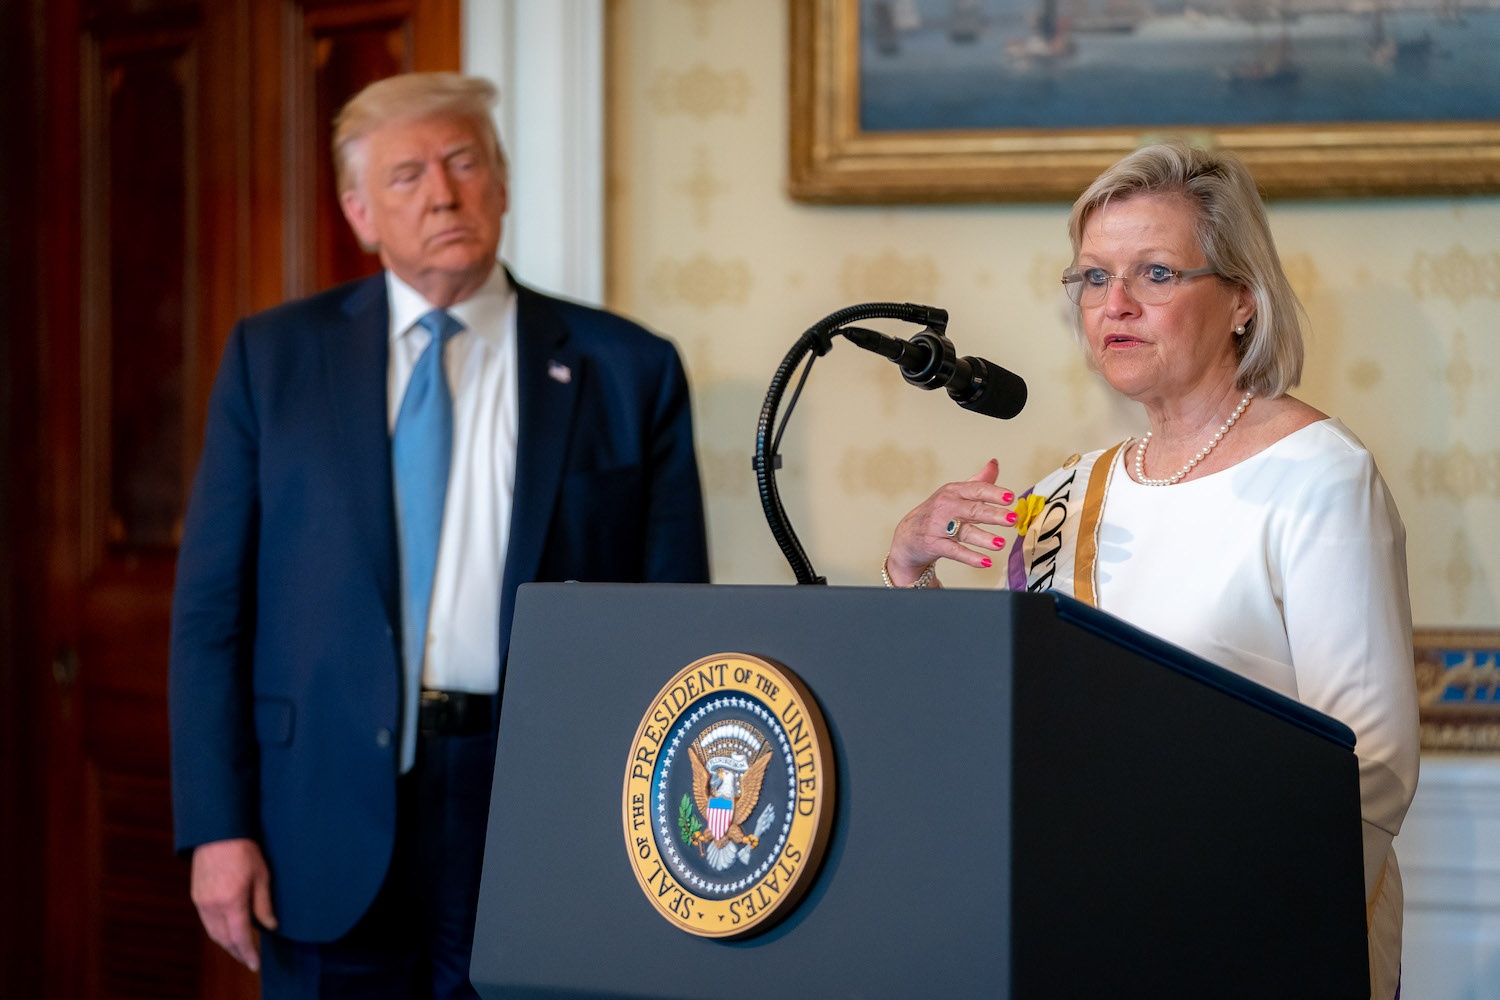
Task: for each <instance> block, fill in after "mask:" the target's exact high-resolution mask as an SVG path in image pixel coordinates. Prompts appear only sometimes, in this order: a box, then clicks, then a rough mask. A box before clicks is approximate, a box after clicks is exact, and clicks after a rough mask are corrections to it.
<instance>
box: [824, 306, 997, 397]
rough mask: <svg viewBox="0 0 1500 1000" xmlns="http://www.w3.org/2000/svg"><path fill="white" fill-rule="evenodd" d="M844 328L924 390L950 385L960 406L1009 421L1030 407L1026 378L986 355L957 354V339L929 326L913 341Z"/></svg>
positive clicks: (850, 337) (852, 339)
mask: <svg viewBox="0 0 1500 1000" xmlns="http://www.w3.org/2000/svg"><path fill="white" fill-rule="evenodd" d="M839 332H841V333H842V334H843V335H844V336H845V337H846V338H847V339H848V340H849V341H850V343H853V344H856V345H858V346H859V347H863V348H864V349H865V350H867V351H873V352H874V353H876V354H879V355H880V356H881V357H884V358H889V359H890V360H892V361H894V362H895V363H896V365H897V366H898V367H899V368H900V369H901V377H902V378H904V379H906V381H908V382H910V383H911V384H912V385H914V386H917V387H918V388H922V389H947V390H948V395H949V397H950V398H952V400H953V401H954V402H955V403H957V404H958V405H959V406H962V407H963V408H964V409H966V410H972V411H974V412H975V413H983V414H984V415H985V416H987V417H999V418H1000V419H1002V420H1009V419H1010V418H1011V417H1014V416H1015V415H1016V414H1018V413H1020V412H1021V410H1022V408H1023V407H1025V406H1026V383H1025V381H1024V380H1022V378H1021V376H1019V375H1017V374H1016V373H1014V372H1011V371H1007V370H1006V369H1004V368H1001V367H1000V366H999V365H997V364H995V363H994V362H993V361H986V360H985V359H984V358H974V357H963V358H960V357H957V356H956V355H957V352H956V351H954V349H953V343H952V341H950V340H949V339H948V338H947V337H946V336H944V335H943V334H941V333H938V332H937V331H935V330H934V329H933V328H931V327H928V328H927V329H926V330H923V331H922V332H921V333H919V334H917V335H916V336H915V337H913V338H911V340H909V341H907V340H902V339H900V338H899V337H890V336H887V335H885V334H883V333H879V332H877V331H875V330H867V329H865V328H863V327H858V326H850V327H845V328H844V329H842V330H841V331H839Z"/></svg>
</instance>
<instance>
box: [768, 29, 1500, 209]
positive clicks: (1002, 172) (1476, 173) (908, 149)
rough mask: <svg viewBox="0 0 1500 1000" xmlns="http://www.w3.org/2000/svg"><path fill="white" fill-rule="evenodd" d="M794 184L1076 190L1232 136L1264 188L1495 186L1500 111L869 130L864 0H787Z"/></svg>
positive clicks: (1019, 195) (902, 198) (847, 194)
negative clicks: (1114, 168)
mask: <svg viewBox="0 0 1500 1000" xmlns="http://www.w3.org/2000/svg"><path fill="white" fill-rule="evenodd" d="M789 3H790V8H789V13H790V36H791V37H790V44H791V51H790V71H791V79H790V99H791V109H790V110H791V128H790V136H789V140H790V150H789V152H790V157H789V160H790V162H789V176H788V190H789V193H790V194H791V196H792V198H794V199H795V200H798V201H806V202H823V203H900V202H975V201H1056V200H1063V201H1071V200H1072V199H1073V198H1075V197H1076V196H1077V195H1078V194H1079V192H1081V191H1082V190H1083V189H1084V188H1085V187H1086V186H1087V185H1088V183H1089V182H1090V181H1091V180H1093V178H1094V177H1095V176H1096V175H1098V174H1099V172H1100V171H1102V170H1103V169H1104V168H1105V167H1107V166H1108V165H1109V164H1111V163H1113V162H1114V161H1115V160H1117V159H1118V158H1119V157H1121V156H1123V155H1124V154H1126V153H1128V152H1130V151H1131V150H1133V149H1135V148H1137V147H1138V146H1140V145H1142V144H1143V143H1145V142H1149V141H1151V140H1152V139H1153V138H1155V137H1157V136H1161V135H1165V134H1168V133H1173V134H1185V135H1187V136H1188V137H1189V138H1190V140H1191V141H1193V142H1196V143H1202V144H1211V145H1218V146H1223V147H1227V148H1230V149H1233V150H1234V151H1235V152H1237V153H1238V154H1239V155H1240V156H1241V157H1242V158H1243V159H1244V160H1245V162H1246V163H1247V164H1248V165H1249V167H1250V169H1251V170H1252V171H1253V172H1254V174H1255V176H1256V179H1257V181H1258V182H1259V183H1260V185H1261V188H1262V190H1263V191H1264V193H1265V194H1266V195H1267V196H1269V197H1313V196H1319V197H1331V196H1347V195H1395V194H1403V195H1410V194H1458V193H1480V192H1494V191H1500V122H1497V121H1437V120H1434V121H1416V122H1399V123H1348V124H1342V123H1333V124H1316V125H1302V124H1287V125H1257V126H1224V127H1218V126H1214V125H1212V124H1207V125H1204V124H1198V125H1184V126H1183V127H1182V128H1176V127H1173V128H1168V129H1155V130H1153V131H1151V132H1142V131H1139V130H1133V129H1128V128H1088V129H1077V130H1068V129H1038V128H1016V129H989V130H975V131H937V130H931V131H899V132H898V131H888V132H867V131H862V130H861V127H860V119H859V112H860V95H859V81H860V63H859V60H860V24H859V11H860V3H861V0H789Z"/></svg>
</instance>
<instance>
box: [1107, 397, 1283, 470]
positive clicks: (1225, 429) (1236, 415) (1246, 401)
mask: <svg viewBox="0 0 1500 1000" xmlns="http://www.w3.org/2000/svg"><path fill="white" fill-rule="evenodd" d="M1254 395H1255V393H1254V392H1247V393H1245V396H1244V398H1243V399H1241V400H1240V405H1239V406H1236V407H1235V408H1234V412H1233V413H1231V414H1230V415H1229V419H1228V420H1226V421H1224V425H1223V426H1222V427H1220V428H1219V429H1218V431H1217V432H1215V434H1214V436H1213V440H1211V441H1209V442H1208V444H1207V445H1205V446H1204V447H1203V448H1202V449H1201V450H1200V451H1199V452H1198V454H1196V455H1194V456H1193V457H1192V458H1190V459H1188V464H1187V465H1184V466H1183V467H1182V468H1180V469H1178V470H1177V474H1176V475H1174V476H1171V477H1169V478H1167V479H1147V478H1146V473H1145V465H1146V445H1148V444H1150V443H1151V432H1150V431H1147V432H1146V436H1145V437H1143V438H1141V443H1140V444H1138V445H1136V446H1135V478H1136V481H1137V482H1140V483H1143V484H1145V485H1146V486H1175V485H1176V484H1177V483H1179V482H1181V481H1182V477H1183V476H1185V475H1187V474H1188V473H1189V472H1192V471H1193V466H1195V465H1197V464H1198V463H1199V462H1201V461H1203V460H1204V459H1205V458H1207V457H1208V453H1209V452H1211V451H1213V450H1214V448H1215V447H1217V446H1218V444H1219V442H1220V441H1222V440H1224V435H1225V434H1228V433H1229V428H1231V427H1233V426H1234V422H1235V421H1236V420H1238V419H1240V414H1242V413H1244V412H1245V407H1247V406H1249V405H1250V398H1251V397H1252V396H1254Z"/></svg>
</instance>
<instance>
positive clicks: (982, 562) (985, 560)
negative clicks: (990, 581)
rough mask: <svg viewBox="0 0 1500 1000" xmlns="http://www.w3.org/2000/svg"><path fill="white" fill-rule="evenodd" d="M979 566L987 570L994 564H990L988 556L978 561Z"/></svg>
mask: <svg viewBox="0 0 1500 1000" xmlns="http://www.w3.org/2000/svg"><path fill="white" fill-rule="evenodd" d="M979 565H981V566H983V567H984V568H985V569H989V568H990V567H991V566H993V565H994V563H992V562H990V557H989V556H985V557H984V558H983V559H981V560H979Z"/></svg>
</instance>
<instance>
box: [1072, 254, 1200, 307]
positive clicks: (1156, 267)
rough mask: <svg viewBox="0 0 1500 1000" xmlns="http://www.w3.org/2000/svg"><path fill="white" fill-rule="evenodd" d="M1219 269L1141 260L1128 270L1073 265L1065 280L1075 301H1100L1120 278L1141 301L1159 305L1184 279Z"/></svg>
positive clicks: (1075, 302)
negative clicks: (1180, 267) (1178, 268)
mask: <svg viewBox="0 0 1500 1000" xmlns="http://www.w3.org/2000/svg"><path fill="white" fill-rule="evenodd" d="M1215 273H1217V272H1215V271H1214V269H1213V268H1211V267H1194V268H1189V269H1188V270H1186V271H1174V270H1172V269H1171V268H1170V267H1168V266H1167V265H1165V264H1137V265H1136V266H1135V267H1133V268H1130V269H1128V270H1127V271H1126V272H1125V273H1124V274H1110V273H1109V272H1108V271H1106V270H1104V268H1102V267H1081V268H1080V267H1073V268H1069V269H1068V270H1066V271H1064V272H1063V276H1062V283H1063V287H1064V288H1066V289H1067V290H1068V298H1070V299H1072V300H1073V302H1074V304H1075V305H1080V306H1087V307H1090V308H1092V307H1093V306H1097V305H1099V304H1100V303H1102V302H1103V301H1104V300H1105V298H1106V297H1108V295H1109V283H1110V282H1111V281H1116V280H1118V281H1120V282H1121V283H1123V285H1124V286H1125V291H1126V292H1128V293H1129V294H1130V297H1131V298H1133V299H1135V300H1136V301H1137V302H1139V303H1141V304H1142V305H1148V306H1159V305H1161V304H1162V303H1164V302H1166V301H1168V300H1169V299H1171V298H1172V293H1173V292H1175V291H1176V290H1177V286H1178V285H1180V284H1182V283H1183V282H1184V281H1188V280H1190V279H1192V278H1201V277H1203V276H1205V275H1209V274H1215Z"/></svg>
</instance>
